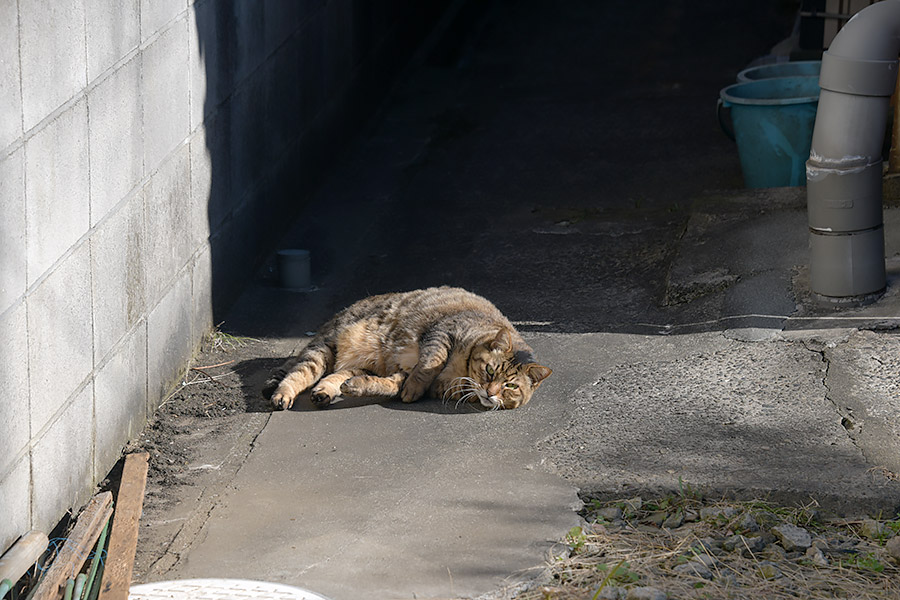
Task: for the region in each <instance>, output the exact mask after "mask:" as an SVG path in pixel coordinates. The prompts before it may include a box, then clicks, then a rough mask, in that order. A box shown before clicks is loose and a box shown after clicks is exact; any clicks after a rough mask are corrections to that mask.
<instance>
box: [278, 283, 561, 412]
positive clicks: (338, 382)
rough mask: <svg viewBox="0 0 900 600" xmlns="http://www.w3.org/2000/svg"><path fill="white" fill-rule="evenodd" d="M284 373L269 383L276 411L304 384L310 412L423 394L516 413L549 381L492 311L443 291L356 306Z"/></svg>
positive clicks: (468, 296) (461, 293)
mask: <svg viewBox="0 0 900 600" xmlns="http://www.w3.org/2000/svg"><path fill="white" fill-rule="evenodd" d="M286 368H287V372H286V373H284V372H282V373H281V374H280V375H283V377H281V376H276V378H275V379H273V380H271V381H270V385H271V386H272V387H274V388H275V389H274V392H273V393H272V395H271V401H272V404H273V405H274V407H275V408H276V409H286V408H290V406H291V404H292V403H293V402H294V399H295V398H296V397H297V395H299V394H300V393H302V392H304V391H306V390H307V389H309V388H310V387H312V392H311V396H310V398H311V400H312V403H313V404H314V405H315V406H316V407H318V408H324V407H326V406H328V405H329V404H331V402H332V401H333V400H334V398H335V397H337V396H339V395H340V396H363V397H386V398H389V397H395V396H400V399H401V400H403V402H415V401H416V400H418V399H419V398H421V397H422V396H424V395H426V394H428V395H430V396H432V397H436V398H442V399H444V400H447V401H455V402H457V403H458V402H463V401H468V402H479V403H481V405H483V406H485V407H486V408H490V409H501V408H516V407H517V406H522V405H523V404H525V403H526V402H528V400H529V399H531V395H532V394H533V393H534V390H536V389H537V388H538V386H539V385H540V384H541V382H542V381H543V380H544V379H546V378H547V376H548V375H550V369H549V368H547V367H544V366H541V365H539V364H537V363H536V362H535V360H534V357H533V356H532V350H531V348H530V347H529V346H528V344H526V343H525V341H524V340H523V339H522V336H520V335H519V333H518V332H517V331H516V330H515V328H514V327H513V326H512V324H511V323H510V322H509V321H508V320H507V319H506V317H504V316H503V314H502V313H501V312H500V311H499V310H498V309H497V307H495V306H494V305H493V304H491V303H490V302H488V301H487V300H486V299H484V298H482V297H481V296H477V295H475V294H473V293H471V292H467V291H466V290H463V289H460V288H451V287H439V288H428V289H422V290H415V291H411V292H402V293H394V294H382V295H379V296H371V297H369V298H365V299H363V300H360V301H359V302H356V303H355V304H353V305H351V306H349V307H348V308H346V309H344V310H342V311H341V312H339V313H338V314H337V315H335V316H334V317H333V318H332V319H331V320H330V321H328V322H327V323H325V325H323V326H322V327H321V329H319V331H318V332H317V333H316V335H315V337H313V339H312V340H311V341H310V343H309V345H308V346H306V348H304V349H303V351H302V352H301V353H300V355H299V356H297V358H296V359H295V360H294V361H292V364H289V365H287V366H286ZM313 386H314V387H313Z"/></svg>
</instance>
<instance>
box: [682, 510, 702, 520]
mask: <svg viewBox="0 0 900 600" xmlns="http://www.w3.org/2000/svg"><path fill="white" fill-rule="evenodd" d="M699 520H700V513H698V512H697V511H696V510H686V511H684V522H685V523H696V522H697V521H699Z"/></svg>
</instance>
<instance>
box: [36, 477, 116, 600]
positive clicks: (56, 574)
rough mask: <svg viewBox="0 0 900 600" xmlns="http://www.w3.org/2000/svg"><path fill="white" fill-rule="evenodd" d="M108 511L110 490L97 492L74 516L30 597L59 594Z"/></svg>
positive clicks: (51, 599)
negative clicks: (67, 533) (67, 534)
mask: <svg viewBox="0 0 900 600" xmlns="http://www.w3.org/2000/svg"><path fill="white" fill-rule="evenodd" d="M110 515H112V494H111V493H110V492H103V493H101V494H97V495H96V496H94V497H93V498H91V501H90V502H88V505H87V506H86V507H85V508H84V510H83V511H81V514H80V515H79V516H78V522H77V523H76V524H75V527H74V529H72V532H71V533H70V534H69V536H68V537H67V538H66V543H65V544H63V547H62V549H61V550H60V551H59V554H57V555H56V558H55V559H54V560H53V563H52V564H51V565H50V568H49V569H47V572H46V573H44V576H43V577H42V578H41V580H40V582H38V585H37V588H36V589H35V591H34V597H33V600H55V599H56V598H60V597H62V594H63V590H64V588H65V585H66V580H67V579H73V578H74V577H75V576H76V575H78V572H79V571H80V570H81V567H82V566H84V562H85V561H86V560H87V558H88V556H89V555H90V553H91V549H92V548H93V547H94V544H96V543H97V538H98V537H100V532H101V531H103V526H104V525H105V524H106V521H108V520H109V517H110Z"/></svg>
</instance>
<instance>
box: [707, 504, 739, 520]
mask: <svg viewBox="0 0 900 600" xmlns="http://www.w3.org/2000/svg"><path fill="white" fill-rule="evenodd" d="M736 514H737V509H736V508H734V507H732V506H724V507H722V506H704V507H703V508H701V509H700V518H701V519H703V520H715V519H718V518H719V517H724V518H725V519H730V518H731V517H733V516H734V515H736Z"/></svg>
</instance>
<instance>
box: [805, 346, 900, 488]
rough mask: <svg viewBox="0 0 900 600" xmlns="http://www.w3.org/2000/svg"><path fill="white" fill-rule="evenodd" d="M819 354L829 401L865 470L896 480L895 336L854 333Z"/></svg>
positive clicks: (899, 380)
mask: <svg viewBox="0 0 900 600" xmlns="http://www.w3.org/2000/svg"><path fill="white" fill-rule="evenodd" d="M823 352H824V355H825V357H826V358H827V359H828V362H829V364H830V368H829V370H828V378H827V387H828V398H829V400H831V402H833V403H834V405H835V408H836V410H837V412H838V413H839V414H840V416H841V419H842V423H843V425H844V428H845V429H846V430H847V432H848V434H849V435H850V437H851V439H853V441H854V442H855V443H856V445H857V446H858V447H859V449H860V451H861V452H862V453H863V455H865V457H866V458H867V459H868V461H869V463H870V464H872V465H874V466H875V467H881V468H885V469H887V470H888V471H890V472H891V473H892V474H893V476H894V477H900V453H898V448H897V441H898V440H900V419H898V416H900V334H898V333H897V332H896V331H888V332H874V331H855V332H853V333H852V335H850V337H849V339H848V340H847V341H846V342H845V343H842V344H837V345H835V346H834V347H832V348H827V349H825V350H824V351H823Z"/></svg>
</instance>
